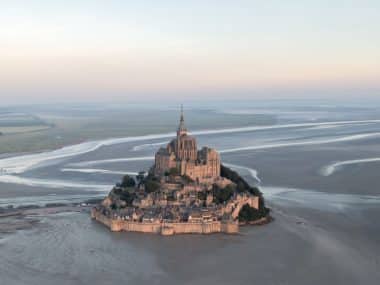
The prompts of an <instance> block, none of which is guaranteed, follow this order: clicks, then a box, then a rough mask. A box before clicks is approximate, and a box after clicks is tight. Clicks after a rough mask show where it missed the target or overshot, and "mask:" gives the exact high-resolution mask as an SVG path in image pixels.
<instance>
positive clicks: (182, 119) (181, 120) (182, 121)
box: [180, 104, 185, 123]
mask: <svg viewBox="0 0 380 285" xmlns="http://www.w3.org/2000/svg"><path fill="white" fill-rule="evenodd" d="M184 122H185V119H184V118H183V105H182V104H181V119H180V123H184Z"/></svg>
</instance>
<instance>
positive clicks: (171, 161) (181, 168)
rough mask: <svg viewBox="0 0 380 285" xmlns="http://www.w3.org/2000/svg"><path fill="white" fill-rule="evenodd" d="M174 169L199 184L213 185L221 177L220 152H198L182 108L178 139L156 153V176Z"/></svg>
mask: <svg viewBox="0 0 380 285" xmlns="http://www.w3.org/2000/svg"><path fill="white" fill-rule="evenodd" d="M173 168H174V169H177V171H178V173H179V174H180V175H182V176H188V177H189V178H191V179H192V180H194V181H196V182H198V183H212V182H214V181H215V180H216V179H218V178H219V177H220V157H219V154H218V152H217V151H216V150H214V149H212V148H208V147H203V148H202V149H201V150H198V148H197V141H196V139H195V138H194V137H192V136H190V135H188V133H187V129H186V127H185V120H184V116H183V109H182V108H181V117H180V122H179V126H178V129H177V137H176V138H175V139H173V140H172V141H171V142H170V143H169V144H168V145H167V146H166V148H160V149H159V150H158V152H157V153H156V155H155V165H154V174H155V175H157V176H162V175H165V174H166V173H168V172H169V171H170V170H171V169H173Z"/></svg>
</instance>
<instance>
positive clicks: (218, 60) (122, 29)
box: [0, 0, 380, 102]
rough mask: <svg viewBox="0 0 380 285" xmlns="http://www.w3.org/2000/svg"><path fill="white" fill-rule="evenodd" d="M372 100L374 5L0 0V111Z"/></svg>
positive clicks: (376, 86) (379, 44)
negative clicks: (15, 105) (74, 104)
mask: <svg viewBox="0 0 380 285" xmlns="http://www.w3.org/2000/svg"><path fill="white" fill-rule="evenodd" d="M319 96H320V97H329V96H330V97H342V98H344V97H345V96H352V97H355V96H356V97H358V96H368V97H371V96H372V97H377V96H378V97H380V1H378V0H373V1H366V0H356V1H350V0H345V1H343V0H329V1H323V0H315V1H308V0H299V1H296V0H293V1H292V0H289V1H284V0H278V1H274V0H265V1H255V0H250V1H241V0H234V1H232V0H231V1H223V0H218V1H207V0H203V1H190V0H189V1H180V0H177V1H164V0H160V1H157V0H152V1H148V0H140V1H127V0H120V1H116V0H104V1H96V0H61V1H58V0H24V1H19V0H9V1H7V0H0V99H1V102H38V101H45V100H46V101H86V100H95V101H102V100H124V101H140V100H158V99H160V98H174V99H176V100H183V99H186V100H191V99H205V98H207V99H214V98H215V99H231V98H232V99H234V98H237V99H239V98H241V99H257V98H260V99H263V98H272V97H274V98H288V97H289V98H293V97H294V98H297V97H300V98H309V97H319Z"/></svg>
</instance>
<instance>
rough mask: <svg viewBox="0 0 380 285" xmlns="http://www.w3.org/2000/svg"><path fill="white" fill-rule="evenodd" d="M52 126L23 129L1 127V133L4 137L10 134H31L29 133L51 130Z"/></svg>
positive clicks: (25, 127) (26, 127)
mask: <svg viewBox="0 0 380 285" xmlns="http://www.w3.org/2000/svg"><path fill="white" fill-rule="evenodd" d="M50 128H51V126H47V125H40V126H38V125H37V126H21V127H3V126H0V133H2V134H3V135H9V134H20V133H29V132H38V131H43V130H46V129H50Z"/></svg>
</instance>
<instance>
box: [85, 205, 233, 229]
mask: <svg viewBox="0 0 380 285" xmlns="http://www.w3.org/2000/svg"><path fill="white" fill-rule="evenodd" d="M91 217H92V218H93V219H95V220H97V221H99V222H101V223H102V224H104V225H105V226H107V227H108V228H109V229H110V230H111V231H113V232H119V231H129V232H141V233H154V234H161V235H175V234H211V233H226V234H236V233H238V232H239V224H238V223H237V222H233V221H228V222H224V221H223V222H222V221H210V222H199V223H194V222H191V223H188V222H182V223H165V222H152V223H150V222H149V223H144V222H133V221H125V220H119V219H111V218H108V217H107V216H105V215H103V214H102V213H101V212H99V211H98V210H96V209H92V210H91Z"/></svg>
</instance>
